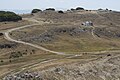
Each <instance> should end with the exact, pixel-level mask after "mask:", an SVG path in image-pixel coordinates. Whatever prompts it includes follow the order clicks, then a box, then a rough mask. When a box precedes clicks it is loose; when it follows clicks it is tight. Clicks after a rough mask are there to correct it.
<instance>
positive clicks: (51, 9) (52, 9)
mask: <svg viewBox="0 0 120 80" xmlns="http://www.w3.org/2000/svg"><path fill="white" fill-rule="evenodd" d="M46 10H50V11H55V9H54V8H48V9H46Z"/></svg>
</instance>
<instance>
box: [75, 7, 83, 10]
mask: <svg viewBox="0 0 120 80" xmlns="http://www.w3.org/2000/svg"><path fill="white" fill-rule="evenodd" d="M76 10H84V8H82V7H77V8H76Z"/></svg>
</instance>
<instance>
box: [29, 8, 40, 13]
mask: <svg viewBox="0 0 120 80" xmlns="http://www.w3.org/2000/svg"><path fill="white" fill-rule="evenodd" d="M41 11H42V10H40V9H33V10H32V12H31V13H38V12H41Z"/></svg>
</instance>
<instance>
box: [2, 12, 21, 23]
mask: <svg viewBox="0 0 120 80" xmlns="http://www.w3.org/2000/svg"><path fill="white" fill-rule="evenodd" d="M19 20H22V17H21V16H19V15H17V14H15V13H14V12H9V11H0V22H3V21H19Z"/></svg>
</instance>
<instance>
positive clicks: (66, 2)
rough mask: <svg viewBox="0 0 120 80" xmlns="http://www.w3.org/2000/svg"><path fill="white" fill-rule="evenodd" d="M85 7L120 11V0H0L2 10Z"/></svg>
mask: <svg viewBox="0 0 120 80" xmlns="http://www.w3.org/2000/svg"><path fill="white" fill-rule="evenodd" d="M78 6H80V7H84V8H85V9H99V8H108V9H112V10H118V11H120V0H0V10H4V9H7V10H32V9H34V8H40V9H45V8H48V7H54V8H56V9H70V8H75V7H78Z"/></svg>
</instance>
